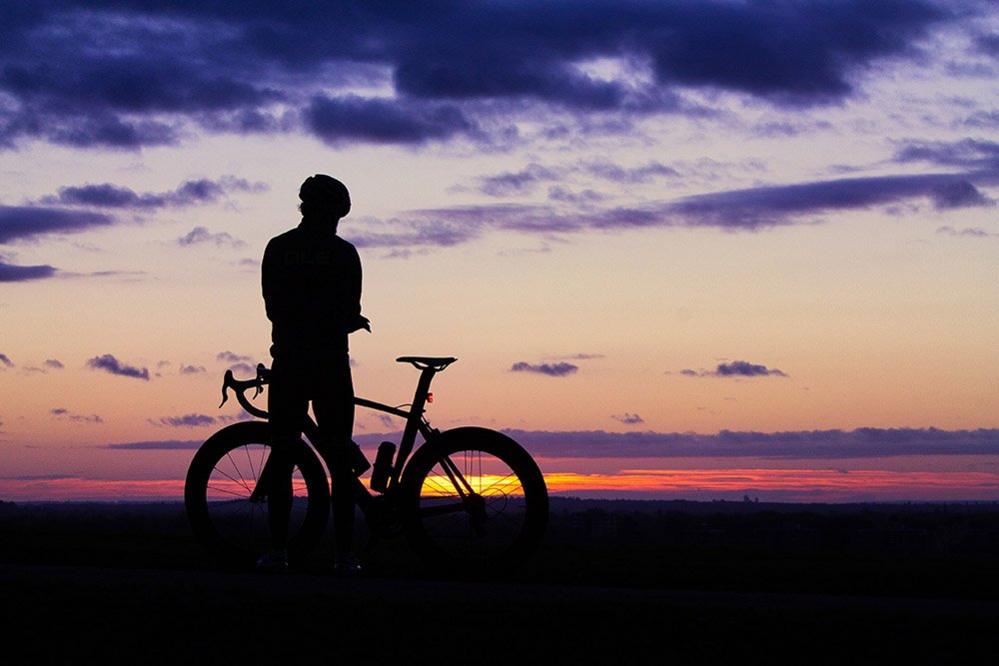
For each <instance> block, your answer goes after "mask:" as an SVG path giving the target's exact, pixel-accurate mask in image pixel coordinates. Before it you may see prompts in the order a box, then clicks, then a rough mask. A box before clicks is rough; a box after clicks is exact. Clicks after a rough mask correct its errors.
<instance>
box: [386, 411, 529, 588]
mask: <svg viewBox="0 0 999 666" xmlns="http://www.w3.org/2000/svg"><path fill="white" fill-rule="evenodd" d="M483 454H485V456H486V457H487V460H486V461H485V462H483V457H482V456H483ZM445 457H447V458H449V459H450V460H451V462H452V463H455V464H456V466H457V468H458V469H459V470H460V471H461V472H462V474H463V475H464V476H465V477H466V479H467V480H469V483H470V485H471V486H472V490H473V491H476V494H478V495H479V496H480V497H481V498H482V499H481V502H482V503H483V504H484V509H483V511H484V513H483V514H482V519H481V520H476V516H475V515H474V512H473V511H471V510H464V511H455V512H454V513H453V515H448V514H443V515H441V514H437V513H435V512H436V511H439V510H447V511H451V509H450V508H448V507H453V506H454V504H455V503H456V502H459V500H458V494H459V493H457V491H454V492H453V493H452V490H451V489H449V488H446V487H445V486H447V485H448V484H447V482H445V481H444V479H445V478H446V477H445V476H444V475H445V474H446V472H443V465H444V464H445V463H444V462H443V460H444V458H445ZM469 463H470V464H469ZM477 464H478V465H479V467H478V469H476V468H475V466H476V465H477ZM483 464H485V465H486V467H485V468H483ZM504 467H505V470H509V472H508V474H507V476H506V479H507V480H504V479H503V478H499V476H498V475H499V474H501V473H502V471H497V470H498V469H499V468H504ZM505 470H503V471H505ZM510 477H513V478H514V479H515V481H510V480H509V479H510ZM454 485H459V484H452V488H453V487H454ZM476 486H477V487H476ZM442 487H444V488H443V490H442ZM401 490H402V493H403V498H404V500H403V501H404V507H405V510H404V516H405V518H404V521H405V534H406V537H407V540H408V541H409V543H410V544H411V545H412V547H413V549H414V550H416V552H417V553H418V554H419V555H420V556H421V557H422V558H423V559H424V561H425V563H426V564H427V565H428V566H430V567H431V568H432V569H435V570H438V571H440V572H444V573H454V574H458V575H473V576H481V575H485V576H489V575H501V574H504V573H509V572H510V571H512V570H514V569H516V568H518V567H520V566H522V565H523V564H524V563H525V562H526V561H527V560H528V559H529V558H530V557H531V555H533V554H534V553H535V551H536V550H537V549H538V547H539V546H540V544H541V541H542V539H543V537H544V534H545V530H546V528H547V525H548V489H547V486H546V485H545V479H544V476H543V475H542V474H541V470H540V469H539V468H538V465H537V463H535V462H534V459H533V458H532V457H531V455H530V454H529V453H528V452H527V451H526V450H524V449H523V448H522V447H521V446H520V445H519V444H517V442H515V441H514V440H513V439H511V438H509V437H507V436H506V435H504V434H502V433H500V432H496V431H495V430H489V429H487V428H478V427H463V428H456V429H454V430H449V431H446V432H443V433H441V434H439V435H438V436H436V437H434V438H433V439H431V440H430V441H429V442H427V443H426V444H424V445H423V446H422V447H421V448H420V449H418V450H417V452H416V453H415V454H414V455H413V457H412V459H411V460H410V462H409V464H408V465H407V466H406V469H405V473H404V474H403V480H402V484H401ZM449 493H452V494H450V495H449ZM508 508H509V509H512V510H513V511H512V512H511V514H512V515H511V514H506V513H505V512H506V511H507V509H508ZM500 518H504V519H505V522H504V521H501V520H500ZM466 522H467V525H466V524H465V523H466ZM476 523H477V524H476ZM487 525H488V527H487ZM466 527H467V528H468V529H466ZM490 539H492V541H489V540H490Z"/></svg>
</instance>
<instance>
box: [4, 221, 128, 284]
mask: <svg viewBox="0 0 999 666" xmlns="http://www.w3.org/2000/svg"><path fill="white" fill-rule="evenodd" d="M114 222H115V219H114V218H113V217H111V216H109V215H105V214H103V213H94V212H91V211H81V210H62V209H59V208H47V207H35V206H3V205H0V243H9V242H10V241H13V240H24V239H28V238H35V237H37V236H41V235H44V234H69V233H79V232H81V231H87V230H89V229H93V228H95V227H104V226H108V225H110V224H113V223H114ZM13 268H33V269H37V268H43V267H39V266H30V267H16V266H15V267H13ZM47 268H51V266H49V267H47Z"/></svg>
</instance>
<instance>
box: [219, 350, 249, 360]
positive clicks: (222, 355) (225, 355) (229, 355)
mask: <svg viewBox="0 0 999 666" xmlns="http://www.w3.org/2000/svg"><path fill="white" fill-rule="evenodd" d="M215 360H216V361H224V362H226V363H239V362H240V361H252V360H253V357H252V356H243V355H242V354H236V353H235V352H231V351H221V352H219V353H218V354H216V355H215Z"/></svg>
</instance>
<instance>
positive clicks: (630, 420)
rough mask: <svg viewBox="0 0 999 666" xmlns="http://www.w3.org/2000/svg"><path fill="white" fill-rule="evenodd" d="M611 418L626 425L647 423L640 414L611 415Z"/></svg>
mask: <svg viewBox="0 0 999 666" xmlns="http://www.w3.org/2000/svg"><path fill="white" fill-rule="evenodd" d="M611 418H612V419H614V420H615V421H620V422H621V423H623V424H625V425H638V424H640V423H645V419H643V418H642V417H641V416H639V415H638V414H630V413H628V412H625V413H624V414H611Z"/></svg>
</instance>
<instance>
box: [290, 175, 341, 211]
mask: <svg viewBox="0 0 999 666" xmlns="http://www.w3.org/2000/svg"><path fill="white" fill-rule="evenodd" d="M298 198H299V199H301V200H302V203H303V204H305V205H307V206H317V207H323V208H329V209H330V210H331V212H333V213H334V214H335V215H336V216H337V217H344V216H346V215H347V213H349V212H350V193H349V192H348V191H347V186H346V185H344V184H343V183H341V182H340V181H339V180H337V179H336V178H333V177H331V176H327V175H326V174H322V173H317V174H316V175H314V176H309V177H308V178H306V179H305V182H303V183H302V187H301V188H299V190H298Z"/></svg>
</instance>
